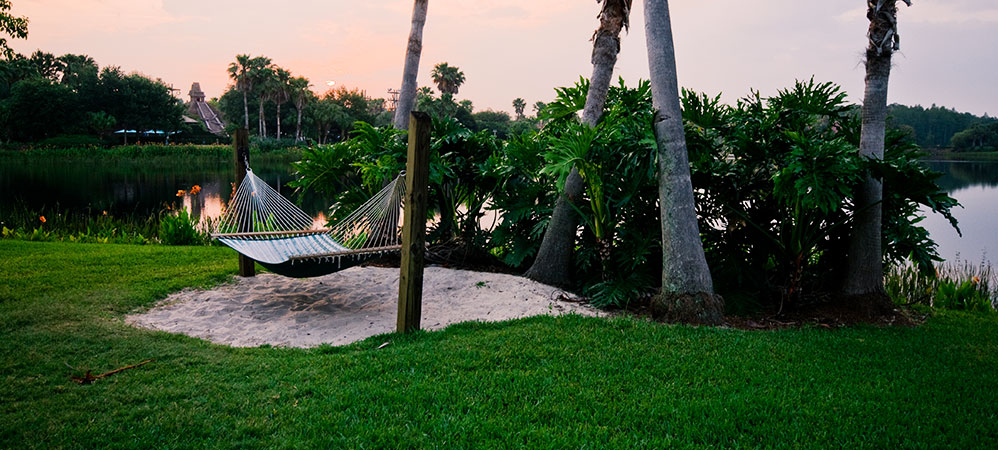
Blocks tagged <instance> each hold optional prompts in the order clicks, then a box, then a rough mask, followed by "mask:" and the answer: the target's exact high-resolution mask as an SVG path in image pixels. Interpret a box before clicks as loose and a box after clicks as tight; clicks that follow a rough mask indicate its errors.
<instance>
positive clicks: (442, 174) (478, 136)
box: [291, 119, 499, 247]
mask: <svg viewBox="0 0 998 450" xmlns="http://www.w3.org/2000/svg"><path fill="white" fill-rule="evenodd" d="M405 136H406V134H405V132H401V131H399V130H395V129H393V128H390V127H389V128H377V127H374V126H371V125H370V124H367V123H364V122H357V123H355V124H354V131H353V132H352V137H351V138H350V139H348V140H346V141H343V142H339V143H336V144H333V145H331V146H316V147H315V148H310V149H308V150H306V151H305V152H304V153H303V155H302V160H301V161H299V162H298V163H295V170H296V177H297V180H295V181H292V182H291V185H292V186H293V187H295V188H296V190H297V191H299V192H302V191H313V192H317V193H320V194H322V195H325V196H327V197H331V198H332V199H333V206H332V207H331V212H330V216H329V217H330V220H331V221H335V220H338V219H341V218H343V217H345V216H346V214H348V213H349V212H350V211H353V210H354V209H355V208H356V207H357V206H359V205H360V204H361V203H363V202H364V201H366V200H367V199H368V198H370V196H371V195H373V194H374V193H376V192H377V191H379V190H380V189H381V188H382V187H383V186H384V185H385V184H387V183H388V182H389V181H391V180H392V179H394V178H395V177H396V176H397V175H398V174H399V173H400V172H401V171H402V170H404V169H405V156H406V149H407V143H406V141H405ZM430 149H431V150H430V151H431V160H430V187H429V188H430V197H429V214H431V215H435V216H437V217H438V220H437V222H436V223H435V224H434V226H432V227H431V228H430V234H429V240H430V242H447V241H450V240H453V239H460V240H462V241H464V242H465V243H477V244H479V245H480V246H482V247H484V244H485V241H484V240H485V236H486V233H485V231H484V230H483V229H482V228H481V226H480V225H479V223H478V219H480V218H481V217H482V216H483V215H484V214H485V209H484V208H485V203H486V201H487V200H488V199H489V197H490V196H491V192H492V190H493V188H494V186H495V181H494V180H493V179H491V178H490V177H489V176H488V175H487V173H488V170H487V166H488V164H490V163H491V161H492V156H493V154H494V153H495V152H496V151H498V149H499V142H498V141H497V140H496V139H495V137H494V136H492V134H491V133H488V132H479V133H472V132H471V131H469V130H468V129H466V128H464V127H462V126H461V125H460V124H459V123H457V121H455V120H453V119H434V120H433V129H432V132H431V140H430Z"/></svg>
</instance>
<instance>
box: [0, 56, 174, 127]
mask: <svg viewBox="0 0 998 450" xmlns="http://www.w3.org/2000/svg"><path fill="white" fill-rule="evenodd" d="M182 114H183V104H182V103H181V101H180V100H178V99H177V98H175V97H174V96H173V95H171V93H170V88H169V87H168V86H166V84H165V83H163V82H162V81H161V80H153V79H150V78H149V77H147V76H145V75H142V74H138V73H131V74H126V73H124V72H123V71H122V70H121V68H120V67H116V66H106V67H104V68H100V67H98V65H97V63H96V62H95V61H94V60H93V58H91V57H89V56H86V55H74V54H66V55H62V56H59V57H56V56H55V55H53V54H51V53H47V52H43V51H41V50H39V51H36V52H34V53H33V54H32V55H31V56H30V57H26V56H24V55H20V54H15V55H14V56H13V57H12V58H10V59H3V60H0V136H2V139H3V140H4V141H7V142H11V141H13V142H39V141H43V140H45V139H49V138H54V137H58V136H65V135H89V136H92V137H94V138H95V139H104V138H106V137H108V136H109V135H110V134H111V133H113V132H114V130H118V129H131V130H141V131H147V130H159V131H177V130H180V129H181V128H182V124H183V122H182V120H181V117H182Z"/></svg>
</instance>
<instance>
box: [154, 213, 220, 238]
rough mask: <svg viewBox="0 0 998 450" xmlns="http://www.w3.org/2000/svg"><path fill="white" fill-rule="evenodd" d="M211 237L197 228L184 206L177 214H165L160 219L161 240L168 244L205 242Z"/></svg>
mask: <svg viewBox="0 0 998 450" xmlns="http://www.w3.org/2000/svg"><path fill="white" fill-rule="evenodd" d="M209 239H210V238H209V237H208V236H206V235H205V234H204V233H201V232H200V231H198V230H197V224H195V223H194V221H193V220H192V219H191V217H190V215H189V214H188V213H187V208H182V209H180V210H179V211H177V212H176V214H165V215H163V217H162V218H161V219H160V221H159V240H160V241H161V242H162V243H164V244H166V245H197V244H204V243H206V242H207V241H208V240H209Z"/></svg>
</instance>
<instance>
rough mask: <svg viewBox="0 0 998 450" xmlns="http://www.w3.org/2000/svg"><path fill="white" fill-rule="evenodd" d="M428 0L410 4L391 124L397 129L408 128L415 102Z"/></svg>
mask: <svg viewBox="0 0 998 450" xmlns="http://www.w3.org/2000/svg"><path fill="white" fill-rule="evenodd" d="M428 6H429V0H415V1H414V2H413V5H412V28H411V29H410V30H409V44H408V46H407V47H406V51H405V68H404V69H403V71H402V89H401V90H400V92H399V101H398V104H397V105H396V107H395V117H394V120H392V124H393V125H395V128H397V129H399V130H408V129H409V113H410V112H412V107H413V105H415V103H416V75H417V73H418V72H419V54H420V53H421V52H422V51H423V25H424V24H426V9H427V7H428Z"/></svg>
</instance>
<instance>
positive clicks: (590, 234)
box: [493, 80, 661, 306]
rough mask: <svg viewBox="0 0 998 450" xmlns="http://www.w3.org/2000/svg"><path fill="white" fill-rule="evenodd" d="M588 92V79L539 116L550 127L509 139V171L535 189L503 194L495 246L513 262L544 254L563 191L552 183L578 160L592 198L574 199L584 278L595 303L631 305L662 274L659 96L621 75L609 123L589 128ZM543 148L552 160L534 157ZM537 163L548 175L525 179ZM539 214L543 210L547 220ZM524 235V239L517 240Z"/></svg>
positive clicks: (561, 93)
mask: <svg viewBox="0 0 998 450" xmlns="http://www.w3.org/2000/svg"><path fill="white" fill-rule="evenodd" d="M587 89H588V83H587V82H586V81H585V80H580V82H579V83H577V84H576V85H575V86H572V87H568V88H560V89H558V90H557V92H558V97H557V98H556V99H555V100H554V101H552V102H551V103H548V104H547V105H546V107H545V109H544V110H542V111H541V113H540V115H541V117H542V118H543V119H544V120H546V121H547V125H546V126H545V127H544V129H543V130H542V131H540V132H539V133H534V134H526V135H523V136H521V137H520V138H519V139H511V140H510V141H508V142H507V145H506V148H505V150H504V153H505V154H506V155H507V158H504V159H502V160H501V161H500V164H498V166H499V167H503V166H506V165H509V166H513V167H507V168H504V172H503V173H504V174H507V175H512V176H515V177H516V178H514V180H515V181H516V182H517V183H518V185H517V187H518V188H519V189H523V191H525V192H526V193H527V195H526V197H525V198H517V197H516V196H511V197H497V198H495V199H494V201H493V207H494V208H495V209H496V210H497V211H499V212H501V213H502V221H501V224H500V225H499V227H497V229H496V231H495V232H493V238H494V239H493V245H494V246H495V247H494V248H497V249H502V250H503V252H499V253H500V254H501V255H502V256H503V258H504V260H505V261H507V262H508V263H522V262H524V261H528V258H529V257H532V256H533V255H534V254H535V253H536V251H537V246H539V244H540V236H541V235H542V233H543V230H544V226H546V225H547V222H546V221H547V220H548V219H549V215H550V211H551V209H552V208H553V203H554V199H555V198H556V197H555V196H554V195H551V193H549V192H548V190H550V189H552V188H554V186H563V185H564V182H563V180H564V178H565V177H567V176H568V173H569V171H570V170H571V168H572V167H577V168H578V169H579V171H580V174H581V175H582V178H583V181H584V183H585V198H584V201H583V202H580V203H577V204H576V205H575V207H576V212H577V213H578V214H579V215H580V216H581V218H582V221H581V222H582V224H583V228H582V233H581V234H580V235H579V238H578V241H577V243H576V249H577V252H576V258H575V271H576V276H575V278H576V279H578V280H583V281H582V283H581V286H580V287H581V289H582V291H583V292H584V293H586V295H588V296H589V297H590V300H591V301H592V302H593V303H595V304H598V305H605V306H625V305H626V304H627V303H629V302H630V301H633V300H634V299H636V298H638V297H640V296H641V295H643V294H645V293H647V292H649V291H650V290H651V289H652V288H653V287H654V286H655V285H656V284H657V283H656V282H655V281H654V280H656V279H657V274H658V273H659V271H660V266H659V265H658V264H659V261H660V258H661V256H660V255H661V251H660V245H659V243H658V241H659V239H660V238H659V236H660V233H659V232H658V231H657V230H659V229H660V228H659V218H658V217H659V215H658V208H657V206H656V205H657V200H658V194H657V193H658V190H657V189H658V188H657V186H658V184H657V159H656V155H657V153H656V149H655V145H654V140H653V138H652V136H651V120H652V116H653V113H652V106H651V93H650V89H649V85H648V83H647V82H640V83H638V86H637V87H635V88H628V87H626V86H625V84H624V82H623V80H620V82H619V84H618V85H617V86H612V87H611V88H610V90H609V92H608V95H607V103H606V110H605V112H604V114H603V118H602V119H601V122H600V123H599V124H597V126H596V127H588V126H585V125H583V124H581V123H579V122H578V119H577V113H578V112H579V111H581V109H582V107H583V106H584V105H585V96H586V91H587ZM534 152H540V153H541V154H543V156H544V160H543V161H538V160H536V159H533V158H530V157H527V156H526V155H530V154H531V153H534ZM509 156H512V157H513V158H509ZM530 170H537V171H538V174H539V175H541V176H540V177H538V176H533V177H528V176H524V172H527V171H530ZM544 175H550V176H549V177H545V176H544ZM524 184H526V186H524ZM531 184H532V186H531ZM538 213H540V214H544V216H543V217H542V218H538V217H537V216H536V215H535V214H538ZM520 222H524V223H520ZM513 230H516V231H513ZM528 230H529V232H528ZM649 230H654V231H652V232H649ZM517 234H518V235H520V237H518V238H512V239H510V237H511V236H515V235H517ZM526 237H531V238H533V240H532V241H531V244H532V245H527V243H525V242H523V240H524V239H525V238H526ZM510 241H511V242H510Z"/></svg>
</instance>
